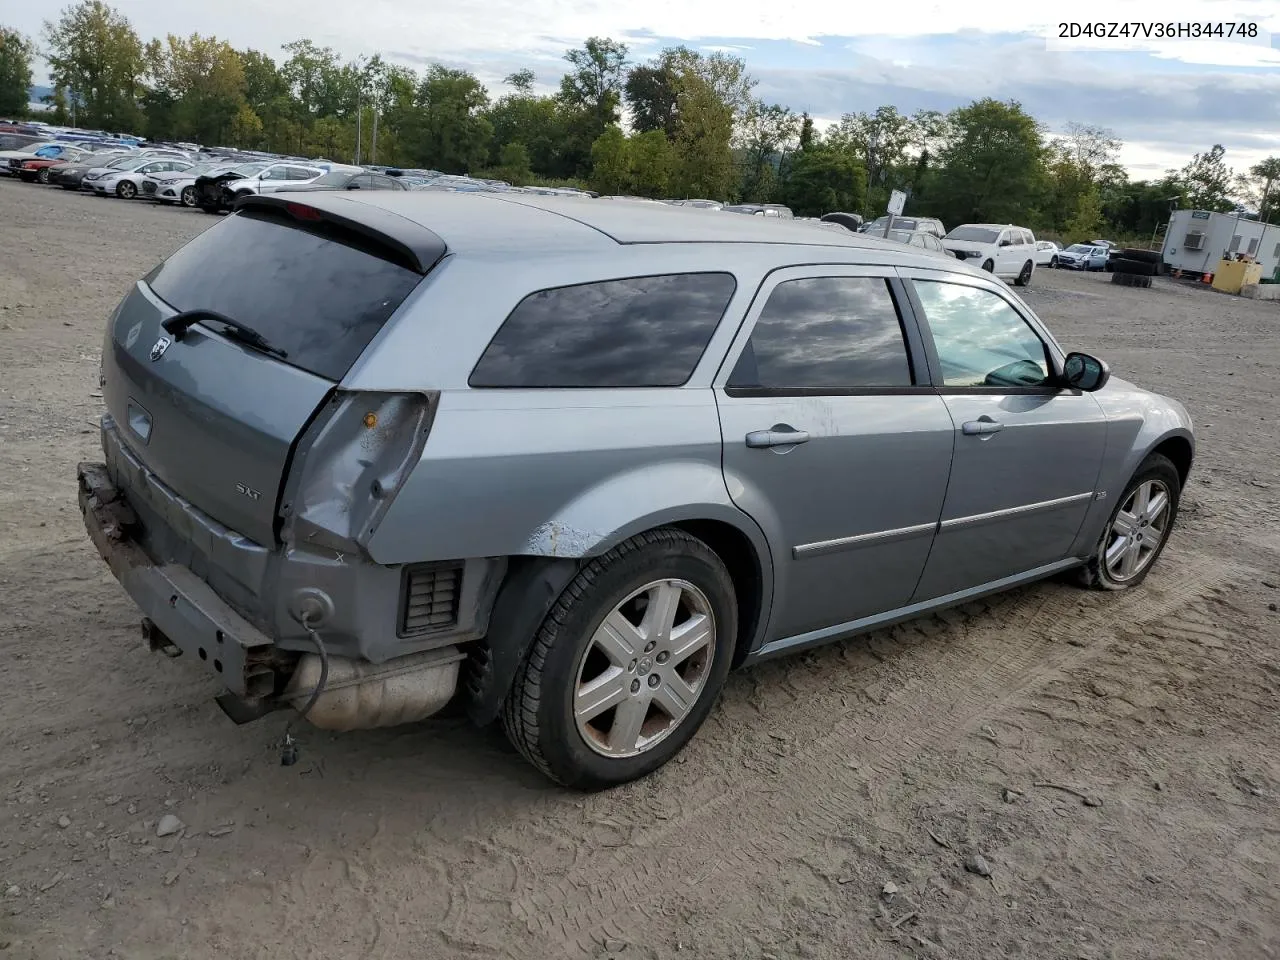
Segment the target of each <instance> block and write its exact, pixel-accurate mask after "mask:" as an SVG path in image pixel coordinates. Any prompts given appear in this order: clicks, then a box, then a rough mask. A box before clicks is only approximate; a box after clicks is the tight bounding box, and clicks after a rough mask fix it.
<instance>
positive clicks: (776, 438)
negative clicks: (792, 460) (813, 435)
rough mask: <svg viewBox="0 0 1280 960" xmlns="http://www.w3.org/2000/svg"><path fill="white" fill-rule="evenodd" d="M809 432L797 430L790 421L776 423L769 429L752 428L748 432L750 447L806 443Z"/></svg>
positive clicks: (748, 444)
mask: <svg viewBox="0 0 1280 960" xmlns="http://www.w3.org/2000/svg"><path fill="white" fill-rule="evenodd" d="M808 439H809V434H808V432H807V431H804V430H797V429H795V428H794V427H793V426H791V424H789V423H775V424H774V425H773V426H772V427H770V428H769V429H768V430H752V431H751V432H750V433H748V434H747V446H748V447H790V446H794V445H795V444H797V443H805V442H807V441H808Z"/></svg>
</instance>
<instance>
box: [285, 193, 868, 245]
mask: <svg viewBox="0 0 1280 960" xmlns="http://www.w3.org/2000/svg"><path fill="white" fill-rule="evenodd" d="M308 202H309V203H314V204H316V205H320V206H322V207H323V208H324V209H329V210H331V211H332V212H333V213H335V214H340V213H345V214H346V215H347V216H358V213H357V212H356V211H355V210H352V209H351V208H350V207H349V206H347V205H349V204H368V205H372V206H378V207H382V208H384V209H385V210H387V211H388V212H392V213H395V214H397V215H399V216H401V217H404V218H405V219H406V220H410V221H413V222H414V223H416V224H419V225H420V226H423V227H427V228H428V229H430V230H431V231H433V232H434V233H436V234H438V235H439V236H440V237H441V238H443V239H444V241H445V242H446V243H447V244H448V245H449V247H450V249H452V250H455V251H464V250H466V249H468V248H471V249H481V248H489V247H491V246H492V245H493V243H494V242H495V241H501V242H502V245H503V246H507V245H509V243H510V242H511V241H516V242H519V243H523V244H525V245H526V246H525V249H526V251H538V250H545V249H546V248H547V247H548V246H549V245H550V246H554V247H556V248H557V249H565V248H567V247H581V248H591V247H595V248H599V247H600V246H602V245H604V244H608V243H609V241H612V242H613V243H619V244H648V243H778V244H805V245H810V246H826V247H854V248H864V249H869V250H876V249H882V248H881V247H880V241H879V240H878V239H876V238H872V237H867V236H865V235H861V234H855V233H852V232H850V231H845V232H843V233H841V232H838V231H834V230H827V229H819V228H818V227H817V226H816V225H815V224H813V223H805V222H797V221H794V220H780V219H764V218H758V217H743V216H735V215H733V214H725V215H723V216H720V215H717V214H708V213H707V212H706V211H705V210H696V209H690V208H685V207H675V206H671V205H669V204H658V203H655V204H647V203H608V202H600V201H598V200H592V199H589V198H585V197H583V198H580V197H549V196H539V195H531V194H510V193H504V194H497V193H479V192H478V193H444V192H431V191H398V190H397V191H386V192H382V191H376V192H370V193H368V194H363V193H362V194H359V195H356V196H351V195H349V194H340V195H326V196H324V197H318V196H316V197H310V198H308ZM343 208H345V210H344V209H343ZM609 245H612V244H609Z"/></svg>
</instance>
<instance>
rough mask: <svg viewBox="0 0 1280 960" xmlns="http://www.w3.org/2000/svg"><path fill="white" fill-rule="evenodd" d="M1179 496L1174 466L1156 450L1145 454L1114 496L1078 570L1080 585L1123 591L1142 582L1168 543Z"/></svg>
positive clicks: (1178, 478)
mask: <svg viewBox="0 0 1280 960" xmlns="http://www.w3.org/2000/svg"><path fill="white" fill-rule="evenodd" d="M1181 498H1182V478H1181V476H1180V475H1179V474H1178V468H1177V467H1175V466H1174V465H1173V462H1172V461H1170V460H1169V458H1168V457H1166V456H1163V455H1162V454H1159V453H1153V454H1151V456H1149V457H1147V459H1146V460H1144V461H1143V462H1142V464H1141V466H1139V467H1138V470H1137V472H1136V473H1135V474H1134V475H1133V478H1132V479H1131V480H1130V481H1129V483H1128V485H1127V486H1126V487H1125V488H1124V493H1122V494H1121V495H1120V500H1119V502H1118V503H1117V504H1116V508H1115V510H1114V511H1112V514H1111V517H1110V518H1109V519H1108V520H1107V526H1106V528H1105V529H1104V530H1103V532H1102V536H1101V537H1100V538H1099V539H1098V543H1097V545H1096V546H1095V547H1094V551H1093V556H1092V557H1090V558H1089V562H1088V563H1087V564H1086V565H1085V566H1084V567H1083V568H1082V570H1081V573H1080V580H1081V583H1082V584H1083V585H1084V586H1086V587H1092V588H1094V589H1096V590H1128V589H1129V588H1130V587H1136V586H1137V585H1138V584H1140V583H1141V582H1142V581H1143V580H1145V579H1146V578H1147V574H1149V573H1150V572H1151V568H1152V567H1154V566H1155V563H1156V560H1158V559H1159V558H1160V554H1161V553H1163V552H1164V548H1165V545H1166V544H1167V543H1168V542H1169V535H1170V534H1171V533H1172V532H1173V525H1174V522H1175V521H1176V520H1177V517H1178V504H1179V502H1180V501H1181Z"/></svg>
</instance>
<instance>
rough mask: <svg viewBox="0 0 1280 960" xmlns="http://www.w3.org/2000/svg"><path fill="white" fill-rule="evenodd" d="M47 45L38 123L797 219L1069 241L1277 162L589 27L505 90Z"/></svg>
mask: <svg viewBox="0 0 1280 960" xmlns="http://www.w3.org/2000/svg"><path fill="white" fill-rule="evenodd" d="M41 40H42V45H41V46H40V47H39V48H37V46H36V44H35V43H34V42H32V41H31V40H30V39H29V38H26V37H22V36H20V35H19V34H18V33H17V32H15V31H13V30H8V29H5V28H3V27H0V115H9V116H13V115H17V114H20V113H22V112H23V111H25V109H26V96H27V94H26V90H27V88H28V87H29V86H30V83H31V75H32V63H33V61H34V58H35V57H36V56H37V55H43V57H44V58H45V60H46V61H47V62H48V64H49V71H50V74H51V77H52V83H53V94H52V95H51V96H49V97H47V98H46V100H47V101H48V103H49V107H50V111H49V113H48V114H47V115H46V118H47V119H49V120H50V121H51V122H54V123H68V122H70V121H71V120H72V118H73V117H74V120H75V122H76V124H77V125H79V126H81V127H87V128H93V129H107V130H112V131H119V132H132V133H136V134H141V135H144V136H147V137H149V138H151V139H153V140H168V141H194V142H197V143H200V144H204V145H208V146H215V145H217V146H234V147H240V148H244V149H258V150H266V151H270V152H274V153H286V154H296V155H302V156H323V157H326V158H329V159H333V160H344V161H354V160H357V159H359V160H362V161H363V162H366V163H368V162H377V163H382V164H388V165H395V166H406V167H417V168H430V169H435V170H439V171H442V172H445V173H469V174H472V175H475V176H489V177H497V178H500V179H503V180H507V181H509V182H511V183H514V184H519V185H523V184H530V183H564V184H575V185H581V186H587V187H590V188H592V189H595V190H598V191H600V192H602V193H608V194H632V195H638V196H646V197H659V198H665V197H701V198H708V199H713V200H721V201H724V200H734V201H742V202H780V203H785V204H787V205H788V206H790V207H791V208H792V209H793V210H794V211H795V212H796V214H797V215H802V216H804V215H808V216H813V215H819V214H822V213H826V212H829V211H832V210H846V211H853V212H860V213H864V214H866V215H869V216H873V215H877V214H879V213H881V212H883V211H884V209H885V205H886V203H887V201H888V198H889V194H890V192H891V191H892V190H895V189H897V190H904V191H906V192H907V194H908V196H909V198H910V199H909V201H908V206H907V212H908V213H917V214H919V215H922V216H925V215H928V216H936V217H939V218H940V219H942V220H943V221H944V222H945V223H948V224H956V223H962V222H966V221H968V222H973V221H979V222H1016V223H1019V224H1025V225H1028V226H1031V227H1033V228H1035V229H1037V230H1040V231H1042V232H1051V233H1056V234H1060V235H1062V236H1064V237H1066V238H1067V239H1077V240H1078V239H1085V238H1088V237H1090V236H1095V235H1098V234H1100V233H1110V234H1112V235H1115V236H1118V237H1130V238H1131V237H1141V236H1145V235H1148V234H1150V233H1151V232H1152V231H1153V230H1154V229H1155V228H1156V227H1157V226H1158V225H1159V224H1160V223H1163V222H1164V221H1165V220H1167V219H1168V215H1169V211H1170V209H1171V208H1172V207H1173V206H1175V205H1176V206H1178V207H1195V208H1198V209H1209V210H1222V211H1228V210H1232V209H1235V208H1236V207H1237V205H1239V204H1242V203H1243V204H1247V205H1249V206H1251V207H1252V208H1253V209H1257V210H1259V211H1260V213H1261V215H1262V216H1265V217H1267V218H1269V219H1274V218H1275V217H1276V215H1277V214H1280V158H1271V159H1268V160H1266V161H1264V162H1262V163H1260V164H1256V165H1254V166H1253V167H1251V168H1250V169H1249V170H1248V171H1247V172H1245V173H1241V174H1237V173H1236V172H1235V171H1233V170H1232V169H1231V168H1230V167H1229V166H1228V165H1227V163H1226V160H1225V150H1224V149H1223V147H1222V146H1221V145H1214V146H1212V147H1211V148H1210V149H1208V150H1206V151H1204V152H1203V153H1198V154H1196V155H1195V156H1194V157H1193V158H1192V159H1191V160H1190V161H1189V162H1188V163H1187V164H1186V165H1185V166H1184V167H1182V168H1181V169H1177V170H1169V171H1166V173H1165V174H1164V175H1163V176H1162V177H1159V178H1156V179H1152V180H1139V181H1131V180H1130V179H1129V177H1128V175H1127V174H1126V172H1125V170H1124V169H1123V168H1122V167H1121V166H1120V165H1119V164H1118V163H1117V158H1118V155H1119V150H1120V147H1121V141H1120V140H1119V139H1118V138H1117V137H1116V135H1115V134H1114V133H1113V132H1111V131H1109V130H1107V129H1104V128H1101V127H1096V126H1091V125H1087V124H1081V123H1072V124H1068V126H1067V128H1066V130H1065V132H1063V133H1061V134H1057V135H1051V134H1050V133H1049V132H1048V131H1047V129H1046V128H1045V126H1044V125H1043V124H1041V123H1040V122H1038V121H1037V120H1036V119H1035V118H1034V117H1032V116H1031V115H1029V114H1028V113H1027V112H1026V111H1025V110H1024V109H1023V108H1022V106H1021V105H1020V104H1019V103H1018V102H1016V101H999V100H994V99H991V98H986V99H981V100H977V101H974V102H973V103H971V104H969V105H967V106H964V107H960V108H958V109H956V110H952V111H950V112H949V113H942V112H938V111H932V110H922V111H918V112H916V113H914V114H911V115H906V114H903V113H901V112H899V111H898V110H897V109H896V108H895V107H893V106H882V107H879V108H877V109H875V110H873V111H869V112H850V113H846V114H845V115H844V116H843V117H842V118H841V119H840V121H839V122H838V123H835V124H833V125H831V126H829V127H828V128H827V129H825V130H821V131H820V130H818V129H817V128H816V127H815V125H814V122H813V120H812V118H811V117H809V116H808V115H807V114H804V113H799V114H797V113H796V112H795V111H793V110H792V109H790V108H789V107H787V106H785V105H783V104H776V103H767V102H765V101H764V100H762V99H760V98H759V97H757V96H756V95H755V87H756V81H755V80H754V79H753V78H752V77H751V76H750V74H749V73H748V72H747V66H746V64H745V62H744V61H743V60H742V59H740V58H738V57H734V56H731V55H728V54H725V53H719V52H717V53H710V54H707V53H701V52H698V51H694V50H691V49H689V48H687V47H684V46H679V47H673V48H670V49H666V50H663V51H662V52H661V53H660V54H658V55H657V56H656V57H654V58H652V59H650V60H647V61H644V62H633V61H632V60H631V59H630V56H629V51H628V48H627V46H626V44H623V43H619V42H616V41H614V40H611V39H608V38H600V37H592V38H591V39H589V40H587V41H586V43H584V44H583V45H582V46H581V47H579V48H576V49H573V50H569V51H567V52H566V53H565V56H564V60H565V63H566V70H565V72H564V74H563V76H561V77H560V78H559V85H558V88H557V89H556V90H555V92H554V93H551V94H541V93H538V92H536V84H537V77H536V76H535V75H534V73H533V72H532V71H529V70H521V71H519V72H517V73H514V74H511V75H510V76H508V77H506V78H505V80H504V81H503V87H504V89H503V90H502V91H501V92H500V94H498V95H495V94H494V93H493V92H491V91H489V90H488V89H486V87H485V86H484V84H482V83H481V82H480V80H479V79H478V78H477V77H476V76H475V75H474V74H472V73H470V72H469V71H466V70H457V69H451V68H448V67H445V66H442V65H439V64H433V65H431V66H428V67H427V68H426V69H425V70H422V71H415V70H413V69H410V68H408V67H404V66H401V65H398V64H391V63H387V62H386V61H385V60H384V59H383V58H382V57H381V56H379V55H374V56H369V57H359V58H356V59H354V60H344V59H343V58H342V57H341V56H340V55H339V54H338V53H337V52H336V51H334V50H333V49H331V48H328V47H318V46H316V45H315V44H314V43H313V42H312V41H310V40H307V39H302V40H296V41H294V42H292V43H288V44H285V45H284V47H283V48H282V50H281V52H280V55H279V56H278V57H277V56H272V55H271V54H269V53H265V52H263V51H259V50H253V49H243V50H238V49H235V48H234V47H232V46H231V45H230V44H229V43H227V42H226V41H224V40H220V39H218V38H216V37H205V36H200V35H199V34H193V35H191V36H189V37H179V36H174V35H169V36H167V37H165V38H164V39H163V40H161V39H152V40H148V41H146V42H144V41H143V40H142V39H141V38H140V37H139V36H138V34H137V32H136V31H135V30H134V29H133V27H132V25H131V24H130V22H129V20H128V19H127V18H126V17H125V16H123V15H122V14H121V13H120V12H119V11H117V10H115V9H113V8H112V7H110V6H108V5H107V4H106V3H104V2H102V0H83V2H81V3H79V4H77V5H74V6H70V7H67V8H66V9H65V10H63V11H62V13H61V14H60V16H59V17H58V19H56V20H53V21H48V22H46V24H45V28H44V31H43V35H42V37H41Z"/></svg>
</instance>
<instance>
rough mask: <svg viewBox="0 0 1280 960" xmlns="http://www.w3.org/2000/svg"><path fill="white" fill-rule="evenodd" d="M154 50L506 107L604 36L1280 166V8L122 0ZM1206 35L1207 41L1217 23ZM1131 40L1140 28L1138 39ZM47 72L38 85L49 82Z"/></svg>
mask: <svg viewBox="0 0 1280 960" xmlns="http://www.w3.org/2000/svg"><path fill="white" fill-rule="evenodd" d="M113 6H115V7H116V8H117V9H118V10H120V11H121V12H122V13H124V14H125V15H126V16H127V17H129V19H130V20H131V21H132V22H133V25H134V28H135V29H136V30H137V31H138V33H139V34H140V35H141V36H142V37H143V39H144V40H146V39H149V38H150V37H153V36H163V35H165V34H167V33H174V34H181V35H185V34H190V33H193V32H199V33H202V34H206V35H208V34H212V35H216V36H218V37H220V38H223V39H226V40H228V41H229V42H230V43H231V44H232V45H233V46H236V47H245V46H251V47H254V48H256V49H259V50H263V51H266V52H271V53H278V52H279V47H280V45H281V44H284V43H287V42H289V41H290V40H294V39H297V38H299V37H301V36H308V37H310V38H311V39H312V40H314V41H315V42H316V43H318V44H320V45H322V46H331V47H333V48H334V49H336V50H338V51H339V52H340V53H341V54H343V55H345V56H347V57H354V56H357V55H360V54H365V55H370V54H374V53H381V54H382V55H383V57H384V58H385V59H388V60H390V61H392V62H397V63H403V64H405V65H407V66H413V67H421V66H422V65H424V64H426V63H430V62H440V63H444V64H446V65H448V66H453V67H465V68H467V69H470V70H472V71H474V72H475V73H476V74H477V75H478V76H479V77H480V79H481V80H483V81H484V82H485V83H486V85H487V86H488V87H489V89H490V91H491V92H492V93H493V95H495V96H498V95H500V94H501V93H502V92H504V89H505V88H503V86H502V78H503V77H504V76H506V75H507V74H509V73H512V72H514V71H515V70H517V69H520V68H521V67H529V68H530V69H532V70H533V71H534V72H535V74H536V75H537V78H538V84H539V86H540V87H542V88H544V89H546V90H550V89H551V88H552V87H553V86H554V85H555V84H556V83H558V81H559V77H560V75H561V74H562V73H563V72H564V67H565V64H564V63H563V61H562V60H561V57H562V56H563V53H564V51H565V50H566V49H568V48H570V47H575V46H579V45H581V43H582V42H583V40H585V39H586V38H587V37H589V36H608V37H612V38H614V39H615V40H621V41H623V42H626V43H627V44H628V47H629V49H630V55H631V59H632V60H636V61H640V60H644V59H647V58H648V57H650V56H652V55H654V54H656V53H657V52H658V51H659V50H661V49H662V48H663V47H666V46H672V45H675V44H680V43H683V44H686V45H688V46H690V47H693V48H695V49H700V50H703V51H712V50H724V51H726V52H729V53H732V54H734V55H736V56H740V57H741V58H742V59H743V60H745V61H746V63H747V67H748V70H749V72H750V73H751V74H752V75H753V76H754V77H755V78H756V79H757V80H758V81H759V85H758V87H757V88H756V93H757V95H758V96H760V97H762V98H764V99H765V100H766V101H771V102H778V103H782V104H785V105H787V106H790V107H791V108H792V109H794V110H796V111H797V112H799V111H802V110H804V111H808V112H809V113H810V114H811V115H812V116H813V117H814V118H815V119H817V120H818V121H819V122H832V121H835V120H838V119H839V117H840V116H841V114H843V113H847V112H855V111H872V110H874V109H875V108H876V107H877V106H879V105H881V104H892V105H894V106H896V107H897V108H898V109H899V110H900V111H902V112H904V113H910V112H912V111H914V110H917V109H921V108H929V109H937V110H943V111H945V110H949V109H951V108H953V107H957V106H961V105H963V104H965V103H968V102H969V101H971V100H973V99H975V98H978V97H985V96H992V97H996V98H998V99H1002V100H1007V99H1015V100H1018V101H1020V102H1021V103H1022V104H1023V106H1024V107H1025V108H1026V109H1027V110H1028V111H1029V112H1030V113H1031V114H1032V115H1033V116H1035V117H1036V118H1037V119H1039V120H1040V121H1042V122H1043V123H1044V124H1045V125H1046V127H1047V128H1048V129H1049V131H1050V132H1058V131H1061V130H1062V129H1063V127H1064V125H1065V124H1066V123H1068V122H1069V121H1077V122H1080V123H1087V124H1092V125H1098V126H1103V127H1107V128H1110V129H1111V130H1114V131H1115V132H1116V133H1117V134H1118V135H1119V136H1120V137H1121V138H1122V139H1123V140H1124V142H1125V146H1124V149H1123V151H1122V154H1121V158H1120V159H1121V162H1122V163H1123V164H1124V165H1125V166H1126V167H1127V168H1128V169H1129V171H1130V175H1131V176H1132V177H1134V178H1135V179H1139V178H1146V177H1151V176H1158V175H1159V174H1161V173H1162V172H1163V171H1164V170H1165V169H1166V168H1169V167H1180V166H1182V165H1183V164H1184V163H1186V162H1187V161H1188V160H1190V159H1191V156H1192V154H1194V153H1196V152H1200V151H1204V150H1207V149H1208V148H1209V147H1211V146H1212V145H1213V144H1215V143H1221V144H1222V145H1223V146H1224V147H1225V148H1226V150H1227V157H1226V159H1227V162H1228V164H1229V165H1231V166H1233V167H1235V168H1236V169H1237V170H1244V169H1245V168H1247V167H1248V166H1250V165H1252V164H1254V163H1256V162H1258V161H1259V160H1261V159H1263V158H1264V157H1267V156H1280V37H1276V38H1273V37H1271V36H1270V34H1271V33H1273V32H1274V33H1275V34H1278V35H1280V0H1106V2H1105V3H1087V4H1079V5H1078V7H1079V9H1080V11H1081V12H1080V13H1073V14H1066V13H1063V12H1062V10H1064V9H1065V8H1066V5H1065V4H1049V3H1036V2H1033V0H983V2H982V3H964V2H956V0H898V2H895V3H883V2H878V0H877V2H868V0H843V2H841V3H836V2H823V0H792V2H790V3H786V2H779V0H696V2H695V0H447V2H441V0H437V2H435V3H432V4H423V3H421V2H419V0H362V2H360V3H359V4H352V3H350V2H349V0H272V2H270V3H263V2H262V0H217V2H209V0H115V2H114V3H113ZM55 9H56V7H55V6H54V5H45V4H14V5H12V6H11V7H10V9H9V10H8V11H6V12H5V13H4V14H3V15H0V20H3V21H4V22H5V23H6V25H8V26H11V27H16V28H17V29H19V30H21V31H23V32H25V33H28V34H30V35H32V36H38V35H39V32H40V27H41V22H42V20H43V18H44V17H47V16H49V15H50V14H52V12H53V11H54V10H55ZM1086 11H1087V12H1088V14H1092V20H1093V21H1095V22H1096V21H1097V20H1098V19H1099V18H1105V21H1104V22H1106V23H1112V22H1115V23H1129V24H1135V25H1136V24H1143V25H1152V24H1156V23H1159V24H1166V23H1195V24H1201V25H1204V24H1210V25H1213V24H1222V25H1223V32H1225V31H1226V29H1227V27H1228V25H1237V27H1236V29H1239V28H1240V25H1248V24H1253V25H1255V27H1254V30H1256V33H1257V34H1258V35H1257V37H1256V38H1253V39H1233V40H1229V39H1226V38H1223V39H1220V40H1218V39H1203V38H1202V39H1198V40H1197V39H1173V40H1162V39H1157V38H1155V37H1154V36H1152V35H1151V33H1150V32H1148V33H1147V39H1137V40H1135V39H1130V40H1128V41H1126V40H1123V39H1119V38H1108V39H1102V40H1095V41H1092V42H1090V41H1080V40H1076V41H1073V40H1070V39H1067V40H1062V39H1059V38H1058V37H1057V36H1056V35H1057V33H1058V32H1059V29H1060V24H1061V23H1063V18H1066V17H1068V16H1070V17H1074V18H1075V21H1074V22H1077V23H1083V22H1085V19H1084V18H1085V17H1086V16H1087V15H1088V14H1087V13H1086ZM1202 30H1203V28H1202ZM1131 32H1133V31H1132V29H1131ZM45 79H46V76H45V75H40V74H38V76H37V82H43V81H44V80H45Z"/></svg>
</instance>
